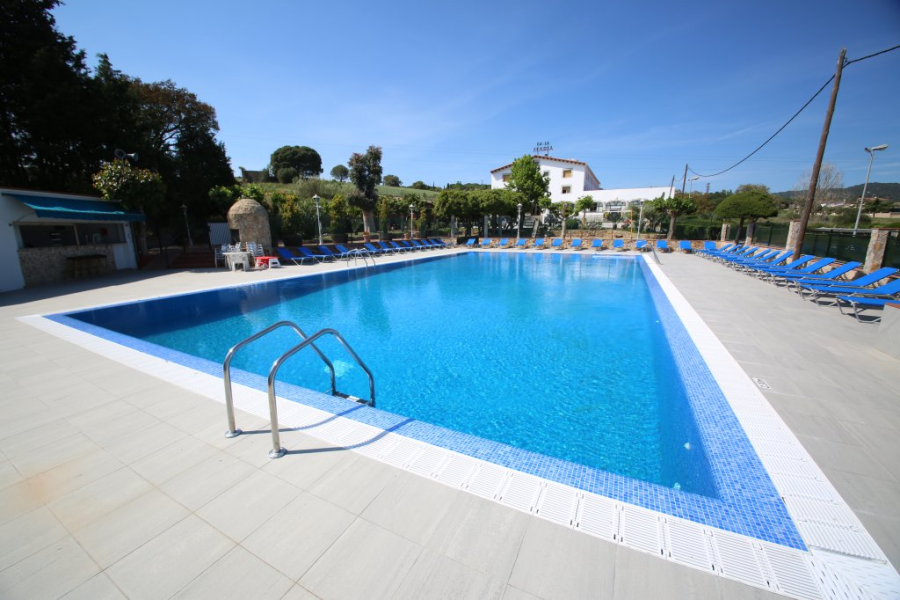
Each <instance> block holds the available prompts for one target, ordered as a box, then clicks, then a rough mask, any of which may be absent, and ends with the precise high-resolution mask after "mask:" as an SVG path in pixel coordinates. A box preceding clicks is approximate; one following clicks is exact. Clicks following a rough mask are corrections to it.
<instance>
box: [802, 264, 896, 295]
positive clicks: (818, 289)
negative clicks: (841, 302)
mask: <svg viewBox="0 0 900 600" xmlns="http://www.w3.org/2000/svg"><path fill="white" fill-rule="evenodd" d="M896 272H897V269H894V268H892V267H884V268H881V269H878V270H877V271H875V272H873V273H870V274H869V275H866V276H865V277H860V278H859V279H856V280H854V281H852V282H849V283H846V282H845V283H843V284H842V285H821V284H808V283H807V284H800V295H801V296H802V295H803V294H805V293H808V294H809V299H810V300H812V301H814V302H815V301H817V300H818V299H819V298H821V297H822V296H849V295H853V294H868V295H871V296H893V295H895V294H898V293H900V279H895V280H893V281H891V282H888V283H885V284H884V285H880V286H878V287H875V288H868V287H866V286H868V285H872V284H873V283H876V282H878V281H881V280H882V279H887V278H888V277H890V276H891V275H893V274H894V273H896Z"/></svg>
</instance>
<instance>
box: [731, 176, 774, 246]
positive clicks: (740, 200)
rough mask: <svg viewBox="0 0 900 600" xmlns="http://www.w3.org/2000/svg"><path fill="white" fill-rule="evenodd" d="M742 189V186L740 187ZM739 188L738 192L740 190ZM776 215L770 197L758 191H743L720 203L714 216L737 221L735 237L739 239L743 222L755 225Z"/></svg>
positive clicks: (772, 200)
mask: <svg viewBox="0 0 900 600" xmlns="http://www.w3.org/2000/svg"><path fill="white" fill-rule="evenodd" d="M741 187H743V186H741ZM741 187H739V188H738V190H741ZM777 215H778V209H777V208H776V207H775V201H774V199H773V198H772V196H771V195H770V194H768V193H766V192H764V191H762V190H760V189H746V188H745V189H744V190H743V191H738V192H737V193H736V194H733V195H731V196H729V197H728V198H726V199H725V200H723V201H722V203H721V204H719V206H718V207H716V216H717V217H719V218H720V219H738V220H739V222H738V231H737V237H738V238H740V237H741V230H742V229H743V227H744V221H745V220H749V221H750V222H751V223H755V222H756V221H758V220H759V219H766V218H768V217H774V216H777Z"/></svg>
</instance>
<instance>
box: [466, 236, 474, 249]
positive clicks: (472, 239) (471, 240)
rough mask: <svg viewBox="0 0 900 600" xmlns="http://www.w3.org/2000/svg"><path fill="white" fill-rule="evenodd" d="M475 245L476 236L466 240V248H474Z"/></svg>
mask: <svg viewBox="0 0 900 600" xmlns="http://www.w3.org/2000/svg"><path fill="white" fill-rule="evenodd" d="M474 246H475V238H469V239H468V241H466V248H472V247H474Z"/></svg>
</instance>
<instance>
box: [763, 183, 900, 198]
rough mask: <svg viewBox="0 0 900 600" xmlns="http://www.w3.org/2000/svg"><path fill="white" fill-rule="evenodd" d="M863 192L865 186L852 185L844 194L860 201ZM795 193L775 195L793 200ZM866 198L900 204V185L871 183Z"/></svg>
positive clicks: (845, 189)
mask: <svg viewBox="0 0 900 600" xmlns="http://www.w3.org/2000/svg"><path fill="white" fill-rule="evenodd" d="M862 190H863V184H859V185H851V186H850V187H848V188H844V189H843V194H844V197H845V198H846V199H847V200H853V199H859V197H860V195H861V194H862ZM794 193H795V192H794V191H789V192H775V195H776V196H781V197H782V198H792V197H793V196H794ZM866 196H877V197H878V198H881V199H884V200H887V201H888V202H900V183H878V182H875V181H870V182H869V187H868V188H867V189H866Z"/></svg>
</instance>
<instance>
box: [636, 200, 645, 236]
mask: <svg viewBox="0 0 900 600" xmlns="http://www.w3.org/2000/svg"><path fill="white" fill-rule="evenodd" d="M643 225H644V200H641V211H640V212H639V213H638V236H637V239H641V228H642V227H643Z"/></svg>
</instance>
